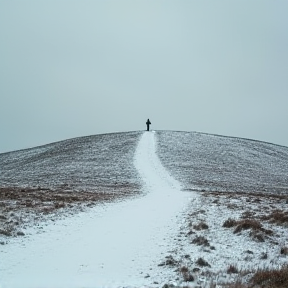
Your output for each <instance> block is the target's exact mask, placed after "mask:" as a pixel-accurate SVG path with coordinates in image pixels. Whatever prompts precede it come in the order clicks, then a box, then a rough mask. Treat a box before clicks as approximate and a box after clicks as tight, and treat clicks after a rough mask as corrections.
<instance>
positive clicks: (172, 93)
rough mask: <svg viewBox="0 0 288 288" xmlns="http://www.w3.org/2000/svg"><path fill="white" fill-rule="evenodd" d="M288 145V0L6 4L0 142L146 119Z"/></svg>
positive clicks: (159, 126) (122, 126)
mask: <svg viewBox="0 0 288 288" xmlns="http://www.w3.org/2000/svg"><path fill="white" fill-rule="evenodd" d="M148 117H149V118H150V120H151V122H152V125H151V128H152V129H155V130H180V131H181V130H183V131H198V132H207V133H215V134H221V135H227V136H239V137H245V138H251V139H257V140H263V141H267V142H272V143H275V144H281V145H285V146H288V133H287V123H288V1H286V0H283V1H277V0H276V1H275V0H271V1H265V0H255V1H251V0H239V1H237V0H236V1H231V0H227V1H222V0H217V1H215V0H211V1H205V0H201V1H198V0H197V1H196V0H195V1H193V0H186V1H185V0H183V1H181V0H180V1H178V0H177V1H176V0H174V1H170V0H163V1H157V0H151V1H150V0H145V1H144V0H130V1H126V0H115V1H113V0H107V1H104V0H101V1H100V0H99V1H95V0H91V1H88V0H81V1H73V0H67V1H65V0H49V1H48V0H47V1H38V0H35V1H30V0H26V1H11V0H1V2H0V134H1V136H0V137H1V139H0V152H6V151H12V150H16V149H22V148H27V147H33V146H37V145H42V144H47V143H51V142H54V141H58V140H63V139H67V138H72V137H77V136H84V135H91V134H100V133H110V132H118V131H120V132H122V131H134V130H142V129H145V127H146V126H145V122H146V120H147V118H148Z"/></svg>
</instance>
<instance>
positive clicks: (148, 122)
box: [146, 118, 151, 131]
mask: <svg viewBox="0 0 288 288" xmlns="http://www.w3.org/2000/svg"><path fill="white" fill-rule="evenodd" d="M150 124H151V122H150V120H149V118H148V119H147V121H146V125H147V131H149V125H150Z"/></svg>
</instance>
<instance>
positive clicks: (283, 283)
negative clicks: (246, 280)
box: [250, 266, 288, 288]
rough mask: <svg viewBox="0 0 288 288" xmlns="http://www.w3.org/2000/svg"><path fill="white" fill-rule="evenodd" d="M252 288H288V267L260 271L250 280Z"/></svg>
mask: <svg viewBox="0 0 288 288" xmlns="http://www.w3.org/2000/svg"><path fill="white" fill-rule="evenodd" d="M250 283H251V287H261V288H287V287H288V266H284V267H282V268H281V269H280V270H276V269H274V270H260V271H258V272H256V273H255V274H254V276H253V277H252V278H251V280H250Z"/></svg>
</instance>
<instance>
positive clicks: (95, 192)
mask: <svg viewBox="0 0 288 288" xmlns="http://www.w3.org/2000/svg"><path fill="white" fill-rule="evenodd" d="M140 135H141V132H129V133H112V134H102V135H95V136H87V137H80V138H74V139H69V140H65V141H61V142H56V143H52V144H48V145H44V146H40V147H35V148H31V149H26V150H19V151H14V152H9V153H2V154H0V162H1V174H0V183H1V186H0V237H1V236H2V237H3V236H4V237H11V236H23V235H24V234H25V228H26V227H27V226H29V225H34V224H36V223H38V222H39V221H41V220H45V218H47V216H49V215H53V217H57V216H58V215H60V214H61V215H66V214H67V213H68V214H69V213H75V212H77V211H79V210H82V209H84V208H85V207H91V206H94V205H95V204H96V203H103V202H107V201H108V202H109V201H114V200H116V199H122V198H124V197H127V196H132V195H135V194H137V193H140V187H141V179H139V176H138V172H137V170H136V168H135V167H134V166H133V165H131V163H133V157H134V153H135V149H136V146H137V141H138V139H139V137H140ZM3 243H4V242H3Z"/></svg>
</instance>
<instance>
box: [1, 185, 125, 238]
mask: <svg viewBox="0 0 288 288" xmlns="http://www.w3.org/2000/svg"><path fill="white" fill-rule="evenodd" d="M123 197H124V196H123ZM118 198H121V197H120V195H119V194H114V193H102V192H86V191H69V192H68V191H64V190H61V189H59V190H57V191H54V190H50V189H43V188H41V187H38V188H27V187H26V188H20V187H0V235H4V236H9V237H11V236H22V235H24V232H23V231H22V228H23V227H22V228H21V226H23V225H24V224H25V225H26V224H28V225H32V224H33V223H34V222H37V221H39V220H41V219H43V217H44V216H45V215H49V214H53V215H54V214H57V215H58V214H59V213H60V212H61V213H62V212H65V211H68V210H70V209H71V208H73V209H78V210H79V209H82V208H83V206H87V207H91V206H94V205H95V204H96V203H102V202H110V201H113V200H115V199H118ZM65 208H67V209H65ZM74 212H75V211H74Z"/></svg>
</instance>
